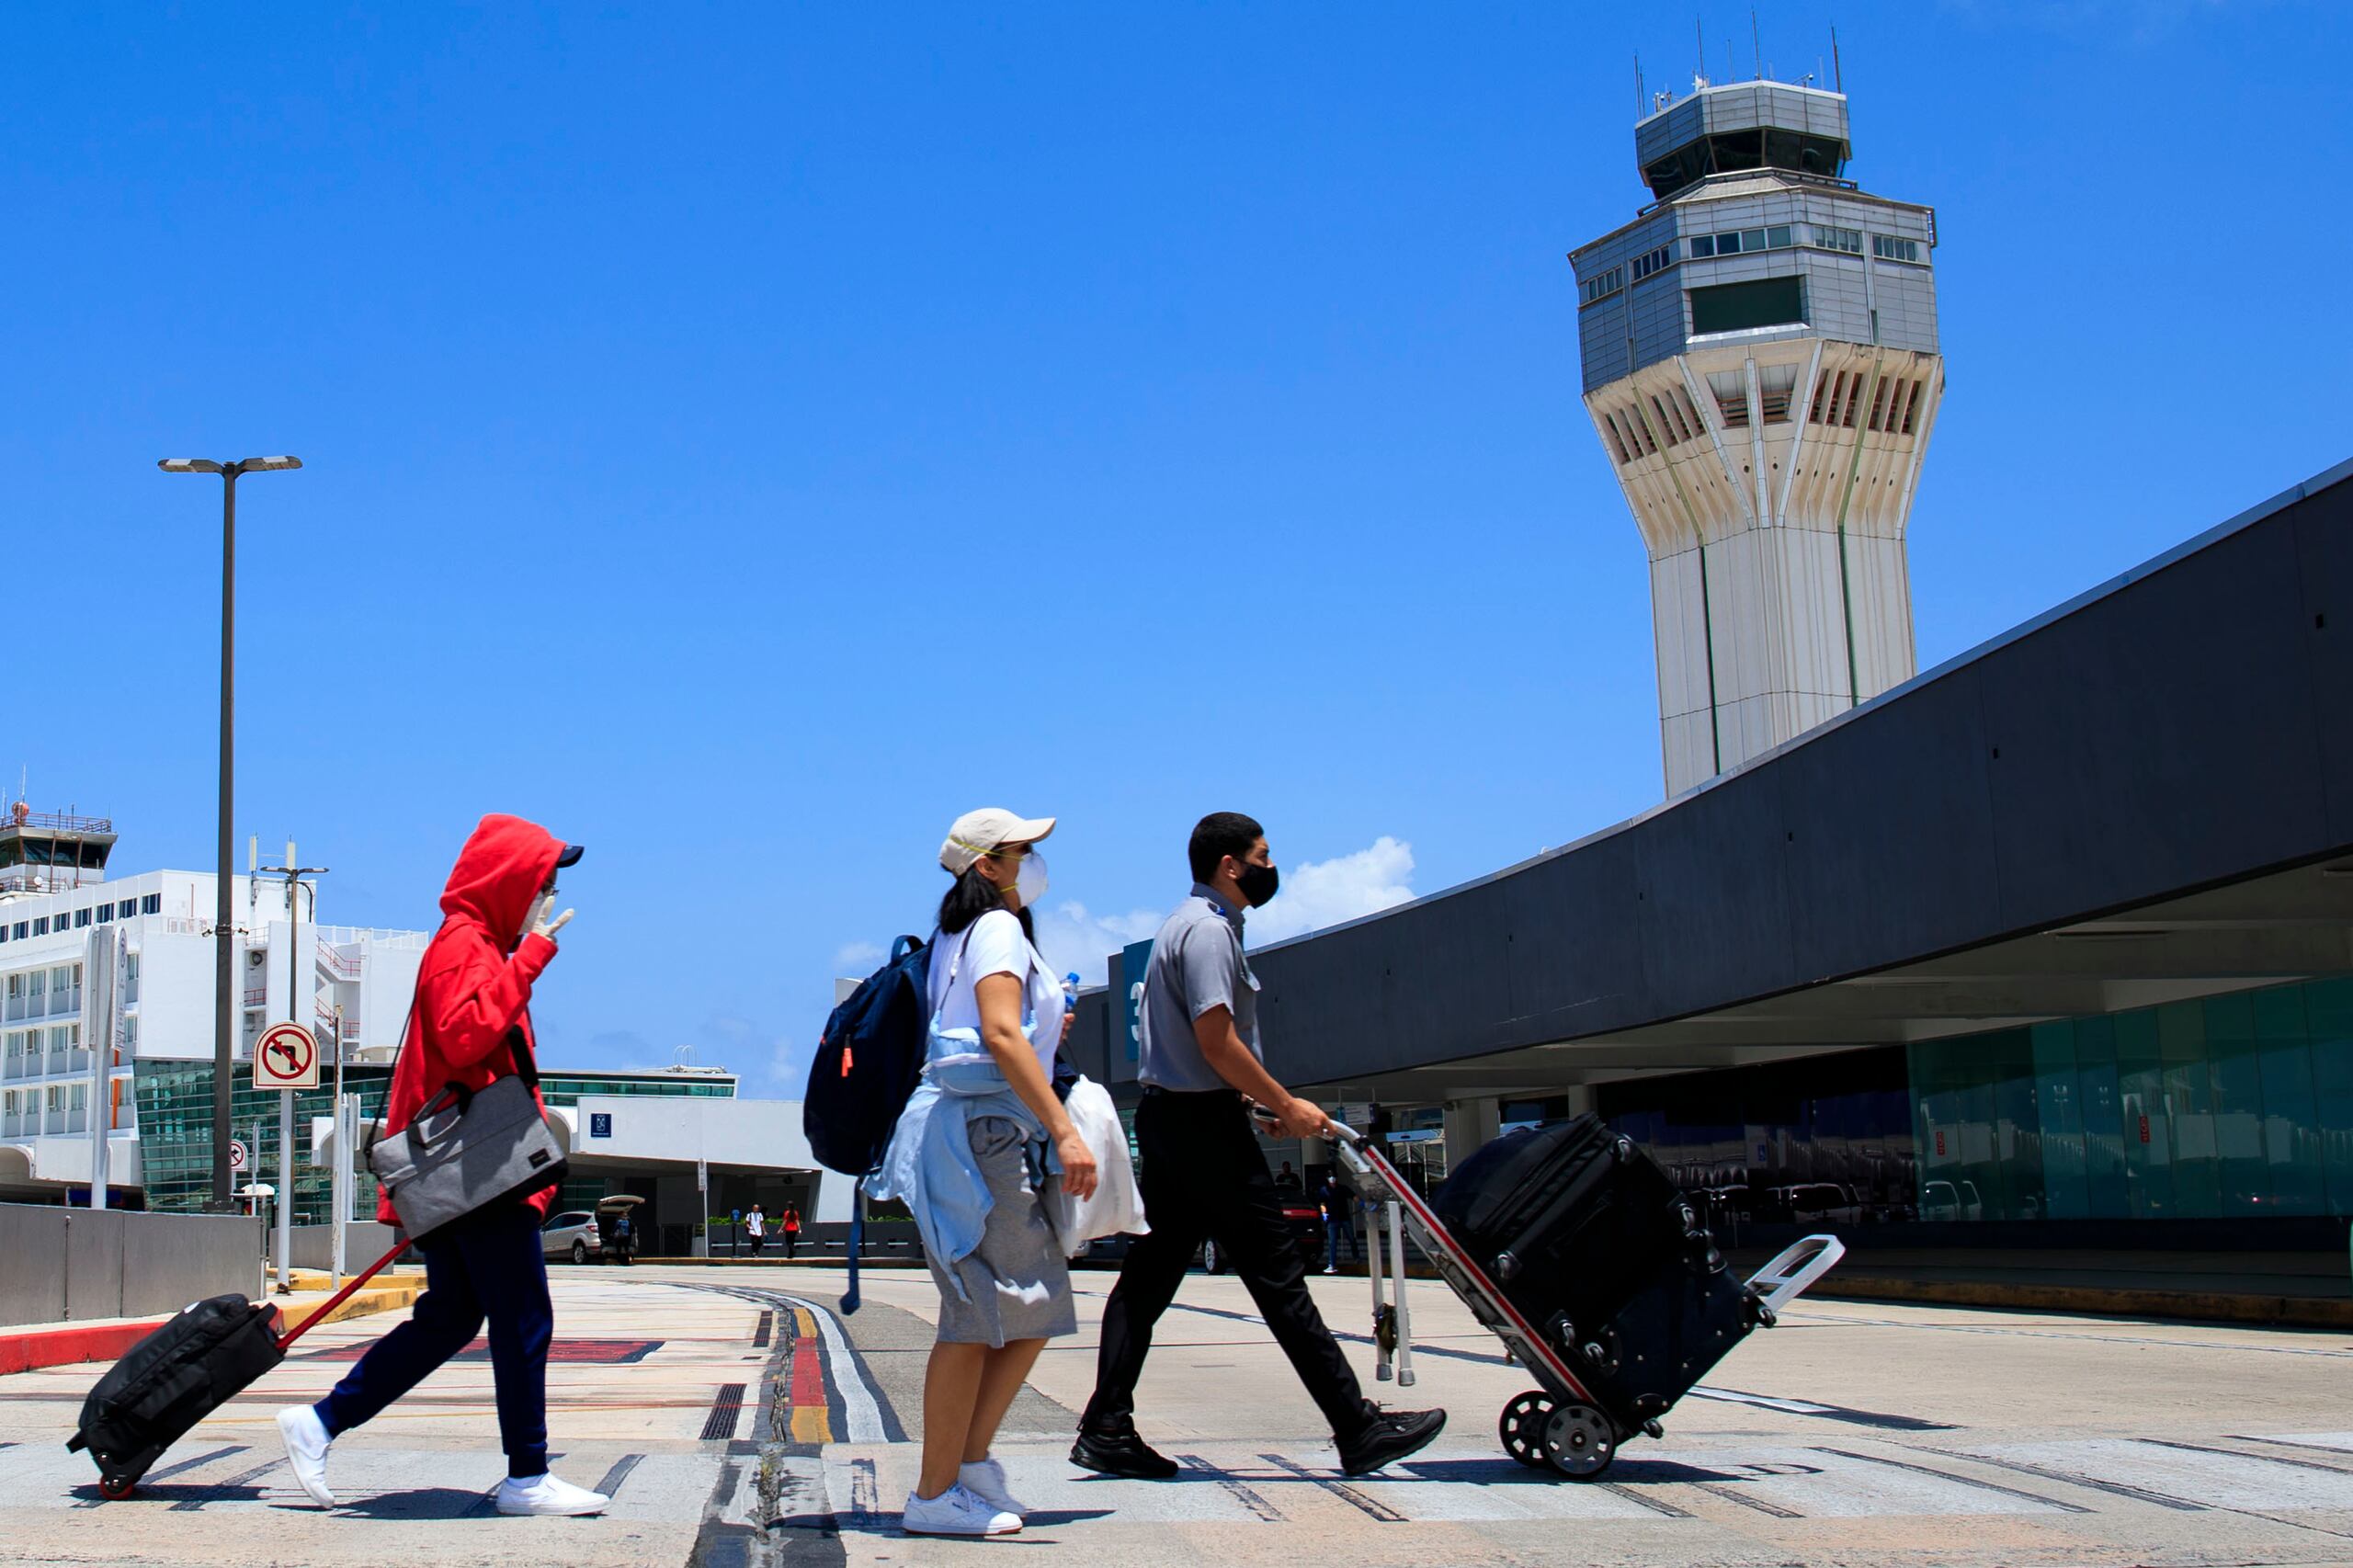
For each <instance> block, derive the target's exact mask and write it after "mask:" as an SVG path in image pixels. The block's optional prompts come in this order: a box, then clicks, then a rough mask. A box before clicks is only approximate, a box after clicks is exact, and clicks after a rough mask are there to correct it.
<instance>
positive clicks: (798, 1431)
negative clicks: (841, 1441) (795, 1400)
mask: <svg viewBox="0 0 2353 1568" xmlns="http://www.w3.org/2000/svg"><path fill="white" fill-rule="evenodd" d="M792 1440H793V1441H794V1442H796V1443H830V1442H832V1441H833V1440H834V1423H833V1418H832V1417H831V1416H829V1415H826V1413H825V1407H824V1405H822V1404H820V1405H817V1406H815V1407H814V1408H807V1407H803V1406H801V1405H794V1406H793V1407H792Z"/></svg>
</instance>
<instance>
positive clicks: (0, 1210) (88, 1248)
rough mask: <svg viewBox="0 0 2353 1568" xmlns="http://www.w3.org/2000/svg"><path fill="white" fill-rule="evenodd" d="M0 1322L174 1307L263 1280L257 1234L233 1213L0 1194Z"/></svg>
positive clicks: (141, 1312)
mask: <svg viewBox="0 0 2353 1568" xmlns="http://www.w3.org/2000/svg"><path fill="white" fill-rule="evenodd" d="M0 1257H5V1258H6V1259H7V1260H8V1267H6V1268H5V1269H0V1324H40V1323H69V1322H79V1321H85V1320H87V1319H91V1318H113V1317H139V1316H143V1315H145V1314H147V1313H150V1312H176V1311H178V1310H179V1309H180V1308H182V1307H184V1306H186V1305H188V1303H189V1302H190V1301H202V1300H203V1299H204V1298H205V1297H207V1296H219V1295H225V1294H227V1293H229V1292H231V1291H244V1292H247V1293H250V1292H252V1291H253V1290H256V1288H257V1287H258V1286H259V1284H260V1282H261V1263H260V1258H261V1239H260V1236H259V1235H258V1234H257V1233H256V1222H255V1221H252V1220H250V1219H246V1218H244V1217H243V1216H241V1215H219V1214H146V1213H134V1212H126V1211H123V1210H88V1209H67V1208H63V1207H60V1206H56V1205H50V1204H28V1203H0Z"/></svg>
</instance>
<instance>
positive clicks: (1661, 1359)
mask: <svg viewBox="0 0 2353 1568" xmlns="http://www.w3.org/2000/svg"><path fill="white" fill-rule="evenodd" d="M1430 1207H1431V1208H1432V1209H1433V1210H1436V1211H1437V1213H1438V1218H1439V1219H1441V1220H1443V1221H1445V1222H1446V1226H1447V1229H1448V1230H1449V1231H1450V1232H1452V1233H1453V1234H1454V1237H1455V1239H1456V1240H1457V1241H1458V1242H1460V1243H1461V1244H1462V1247H1463V1250H1464V1251H1466V1252H1468V1253H1469V1254H1470V1255H1471V1256H1472V1258H1473V1259H1474V1260H1476V1261H1477V1262H1479V1263H1480V1264H1482V1265H1483V1267H1484V1268H1485V1270H1486V1273H1487V1275H1488V1277H1489V1278H1492V1279H1493V1280H1495V1283H1496V1284H1497V1285H1498V1286H1499V1287H1501V1289H1502V1291H1503V1294H1504V1295H1505V1297H1506V1299H1508V1300H1509V1301H1511V1303H1512V1305H1513V1306H1515V1307H1517V1308H1518V1310H1519V1312H1520V1315H1521V1316H1523V1317H1525V1318H1526V1319H1527V1320H1528V1321H1529V1323H1530V1324H1533V1325H1534V1326H1535V1327H1536V1329H1537V1331H1538V1332H1539V1333H1540V1334H1542V1335H1544V1336H1545V1338H1546V1339H1548V1340H1550V1341H1551V1342H1552V1344H1553V1345H1554V1346H1556V1347H1558V1348H1559V1349H1560V1350H1561V1352H1562V1353H1563V1356H1564V1357H1565V1358H1567V1359H1568V1361H1569V1364H1570V1365H1571V1366H1572V1367H1573V1368H1574V1369H1575V1370H1576V1371H1577V1373H1578V1374H1579V1377H1580V1379H1581V1381H1583V1382H1584V1383H1585V1385H1586V1388H1588V1389H1590V1390H1591V1391H1592V1392H1593V1393H1594V1395H1595V1396H1596V1398H1597V1399H1598V1400H1599V1401H1600V1402H1601V1404H1602V1407H1603V1408H1604V1409H1605V1410H1606V1411H1608V1414H1609V1415H1610V1416H1611V1417H1612V1419H1613V1420H1614V1421H1615V1422H1616V1424H1617V1425H1618V1426H1620V1428H1621V1429H1624V1430H1626V1431H1634V1430H1637V1429H1640V1428H1642V1427H1643V1426H1644V1424H1645V1423H1649V1422H1654V1421H1656V1420H1657V1419H1658V1418H1659V1417H1660V1416H1662V1415H1665V1414H1666V1413H1667V1411H1668V1410H1669V1409H1671V1408H1672V1407H1673V1406H1674V1404H1675V1402H1676V1401H1677V1400H1678V1399H1680V1398H1682V1397H1683V1395H1684V1393H1685V1392H1686V1391H1688V1389H1689V1388H1690V1387H1691V1385H1692V1384H1693V1383H1696V1382H1698V1381H1699V1380H1700V1379H1701V1378H1702V1377H1705V1376H1706V1375H1707V1372H1708V1369H1710V1368H1711V1367H1713V1366H1714V1365H1715V1364H1716V1363H1717V1362H1718V1361H1720V1360H1722V1359H1723V1357H1724V1355H1725V1353H1726V1352H1727V1351H1729V1350H1731V1348H1732V1347H1733V1346H1734V1345H1737V1344H1739V1343H1740V1341H1741V1340H1743V1339H1745V1338H1746V1337H1747V1336H1748V1334H1749V1331H1750V1330H1751V1329H1752V1328H1754V1327H1755V1326H1756V1324H1758V1323H1759V1322H1760V1321H1762V1319H1763V1318H1764V1317H1766V1316H1769V1315H1770V1312H1769V1309H1766V1308H1765V1307H1764V1301H1763V1297H1762V1295H1761V1294H1760V1293H1759V1292H1757V1291H1756V1290H1751V1289H1750V1288H1749V1287H1748V1286H1747V1285H1746V1284H1745V1283H1744V1282H1742V1281H1741V1280H1740V1279H1738V1278H1734V1277H1733V1274H1732V1272H1731V1271H1730V1270H1729V1269H1728V1268H1726V1267H1725V1266H1724V1257H1723V1254H1722V1253H1721V1252H1719V1251H1717V1250H1716V1244H1715V1241H1714V1238H1713V1237H1711V1235H1710V1234H1709V1233H1708V1230H1707V1227H1706V1226H1704V1225H1702V1224H1700V1222H1699V1212H1698V1210H1695V1209H1694V1208H1693V1207H1692V1205H1691V1204H1690V1203H1689V1202H1688V1200H1687V1199H1685V1198H1684V1196H1683V1194H1682V1193H1681V1192H1680V1191H1678V1190H1677V1187H1676V1186H1675V1183H1674V1182H1673V1181H1671V1180H1669V1179H1668V1178H1667V1175H1666V1173H1665V1171H1663V1170H1661V1169H1660V1168H1659V1167H1658V1165H1657V1164H1656V1163H1655V1162H1654V1161H1653V1160H1652V1159H1651V1157H1650V1156H1649V1155H1648V1154H1646V1153H1643V1151H1642V1149H1641V1148H1640V1147H1638V1146H1637V1145H1636V1144H1635V1143H1634V1142H1632V1141H1631V1140H1630V1139H1626V1138H1622V1137H1620V1136H1618V1135H1617V1134H1614V1133H1612V1132H1611V1131H1609V1129H1608V1128H1607V1127H1606V1126H1604V1125H1603V1124H1602V1122H1601V1119H1599V1118H1598V1117H1594V1116H1580V1117H1577V1118H1575V1119H1572V1120H1570V1121H1567V1122H1563V1123H1562V1124H1560V1125H1558V1126H1555V1127H1546V1128H1537V1129H1531V1130H1529V1131H1523V1132H1515V1133H1512V1134H1510V1135H1508V1136H1506V1137H1503V1138H1498V1139H1496V1140H1495V1142H1492V1143H1490V1144H1488V1145H1487V1146H1486V1147H1485V1148H1483V1149H1481V1150H1480V1151H1479V1152H1478V1153H1475V1154H1473V1155H1472V1156H1471V1157H1470V1158H1469V1159H1467V1160H1465V1161H1464V1162H1462V1164H1461V1166H1459V1167H1458V1168H1457V1169H1456V1170H1455V1172H1454V1173H1453V1174H1452V1175H1451V1176H1449V1177H1448V1179H1447V1182H1446V1184H1445V1186H1443V1187H1440V1188H1439V1189H1438V1192H1437V1193H1436V1194H1434V1195H1433V1196H1432V1198H1431V1200H1430Z"/></svg>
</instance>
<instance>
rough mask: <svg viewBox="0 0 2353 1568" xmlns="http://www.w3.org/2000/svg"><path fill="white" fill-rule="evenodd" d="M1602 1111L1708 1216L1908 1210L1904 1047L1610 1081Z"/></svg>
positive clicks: (1820, 1216)
mask: <svg viewBox="0 0 2353 1568" xmlns="http://www.w3.org/2000/svg"><path fill="white" fill-rule="evenodd" d="M1596 1096H1597V1102H1598V1103H1597V1108H1598V1109H1599V1111H1600V1113H1601V1116H1602V1118H1603V1119H1605V1120H1606V1121H1608V1123H1609V1124H1610V1126H1611V1127H1612V1128H1614V1129H1615V1130H1617V1131H1620V1132H1622V1133H1624V1134H1626V1135H1627V1136H1628V1137H1630V1138H1631V1139H1633V1140H1634V1141H1635V1142H1638V1143H1640V1144H1642V1145H1643V1147H1644V1148H1646V1149H1648V1150H1649V1151H1650V1153H1651V1156H1652V1157H1653V1158H1654V1159H1655V1160H1657V1161H1658V1162H1659V1163H1660V1164H1661V1165H1665V1167H1666V1169H1667V1173H1668V1174H1669V1175H1670V1176H1673V1177H1674V1178H1675V1180H1676V1183H1677V1185H1678V1186H1680V1187H1682V1188H1683V1189H1684V1190H1685V1191H1686V1192H1688V1193H1691V1194H1692V1195H1694V1196H1695V1197H1699V1198H1701V1199H1705V1200H1706V1202H1707V1204H1708V1206H1709V1209H1710V1210H1711V1219H1712V1221H1713V1222H1715V1223H1717V1224H1719V1225H1725V1224H1727V1222H1736V1221H1757V1222H1791V1221H1796V1222H1805V1223H1830V1222H1836V1223H1842V1224H1857V1223H1869V1222H1871V1221H1881V1220H1901V1219H1910V1218H1911V1217H1912V1212H1913V1208H1914V1204H1915V1183H1916V1180H1917V1162H1916V1161H1915V1158H1914V1154H1913V1140H1912V1115H1911V1107H1910V1105H1909V1103H1908V1102H1909V1096H1908V1094H1907V1093H1906V1088H1905V1083H1904V1051H1903V1048H1902V1047H1900V1046H1883V1047H1877V1048H1874V1049H1871V1050H1869V1051H1839V1052H1836V1054H1833V1055H1828V1056H1810V1057H1806V1058H1803V1059H1802V1060H1800V1061H1796V1062H1771V1063H1767V1064H1762V1065H1758V1066H1755V1067H1733V1068H1727V1069H1724V1070H1722V1071H1720V1072H1714V1073H1688V1074H1675V1075H1673V1076H1669V1077H1660V1078H1640V1079H1636V1080H1634V1081H1632V1082H1631V1083H1624V1084H1605V1085H1601V1086H1600V1087H1599V1088H1598V1089H1597V1091H1596Z"/></svg>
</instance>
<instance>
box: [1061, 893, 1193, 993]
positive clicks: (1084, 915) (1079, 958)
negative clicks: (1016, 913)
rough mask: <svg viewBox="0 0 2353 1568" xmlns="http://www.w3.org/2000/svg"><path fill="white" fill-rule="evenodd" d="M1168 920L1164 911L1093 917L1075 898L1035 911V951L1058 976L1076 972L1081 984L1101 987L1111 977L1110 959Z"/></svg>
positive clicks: (1148, 910)
mask: <svg viewBox="0 0 2353 1568" xmlns="http://www.w3.org/2000/svg"><path fill="white" fill-rule="evenodd" d="M1166 918H1168V912H1167V911H1166V910H1165V909H1136V910H1131V911H1130V912H1128V913H1127V914H1125V915H1092V914H1089V913H1088V912H1087V908H1086V905H1085V904H1083V903H1078V902H1077V901H1076V900H1075V899H1071V900H1065V901H1064V902H1063V903H1057V904H1053V905H1051V906H1049V907H1048V908H1045V909H1042V910H1040V911H1039V912H1038V914H1037V915H1036V917H1035V919H1034V920H1033V922H1032V924H1034V925H1035V926H1037V927H1038V950H1039V951H1040V952H1041V953H1043V954H1045V955H1046V961H1047V962H1048V963H1050V964H1051V965H1052V966H1053V968H1054V972H1055V973H1057V974H1068V973H1069V972H1070V971H1073V970H1076V971H1078V979H1079V983H1080V984H1082V985H1100V984H1102V983H1104V981H1105V980H1107V979H1108V978H1109V974H1110V961H1109V960H1110V956H1111V955H1112V954H1113V953H1115V952H1118V951H1119V950H1120V949H1121V948H1124V947H1126V946H1127V945H1128V944H1129V943H1130V942H1141V941H1142V940H1143V939H1144V938H1145V937H1149V936H1151V935H1152V934H1153V933H1154V931H1157V930H1159V929H1160V923H1161V922H1162V921H1163V920H1165V919H1166Z"/></svg>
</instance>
